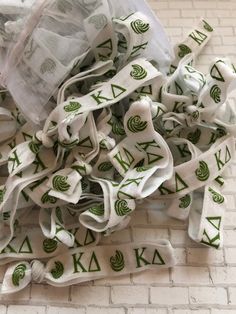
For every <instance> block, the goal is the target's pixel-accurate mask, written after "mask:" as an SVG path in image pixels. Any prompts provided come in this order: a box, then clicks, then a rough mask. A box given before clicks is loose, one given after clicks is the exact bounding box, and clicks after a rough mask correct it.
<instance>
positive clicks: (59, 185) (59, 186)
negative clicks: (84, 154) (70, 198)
mask: <svg viewBox="0 0 236 314" xmlns="http://www.w3.org/2000/svg"><path fill="white" fill-rule="evenodd" d="M67 178H68V177H65V176H60V175H56V176H55V177H54V178H53V179H52V185H53V188H54V189H55V190H56V191H60V192H66V191H68V190H69V188H70V184H68V183H67V182H66V180H67Z"/></svg>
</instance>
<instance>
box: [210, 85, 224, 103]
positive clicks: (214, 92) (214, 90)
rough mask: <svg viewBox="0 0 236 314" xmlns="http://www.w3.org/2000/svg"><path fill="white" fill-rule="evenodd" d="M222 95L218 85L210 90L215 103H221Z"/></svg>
mask: <svg viewBox="0 0 236 314" xmlns="http://www.w3.org/2000/svg"><path fill="white" fill-rule="evenodd" d="M220 95H221V89H220V88H219V86H217V85H213V86H212V88H211V89H210V96H211V98H212V99H213V100H214V102H215V103H219V102H220V101H221V99H220Z"/></svg>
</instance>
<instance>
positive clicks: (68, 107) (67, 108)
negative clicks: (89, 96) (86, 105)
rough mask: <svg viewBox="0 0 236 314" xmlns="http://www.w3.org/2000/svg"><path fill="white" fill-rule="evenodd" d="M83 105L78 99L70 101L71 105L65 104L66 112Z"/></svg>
mask: <svg viewBox="0 0 236 314" xmlns="http://www.w3.org/2000/svg"><path fill="white" fill-rule="evenodd" d="M80 107H81V104H80V103H79V102H77V101H70V103H69V105H65V106H64V110H65V112H72V111H76V110H78V109H79V108H80Z"/></svg>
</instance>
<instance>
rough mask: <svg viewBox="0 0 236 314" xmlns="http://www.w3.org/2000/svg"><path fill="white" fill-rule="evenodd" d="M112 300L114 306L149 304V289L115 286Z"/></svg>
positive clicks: (112, 288)
mask: <svg viewBox="0 0 236 314" xmlns="http://www.w3.org/2000/svg"><path fill="white" fill-rule="evenodd" d="M111 300H112V303H114V304H120V303H123V304H148V288H147V287H145V286H139V287H138V286H129V287H128V286H113V287H111Z"/></svg>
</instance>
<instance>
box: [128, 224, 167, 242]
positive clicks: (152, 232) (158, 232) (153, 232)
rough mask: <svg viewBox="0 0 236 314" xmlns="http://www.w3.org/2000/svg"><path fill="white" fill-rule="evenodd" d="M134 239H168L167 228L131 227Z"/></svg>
mask: <svg viewBox="0 0 236 314" xmlns="http://www.w3.org/2000/svg"><path fill="white" fill-rule="evenodd" d="M132 232H133V239H134V241H157V240H158V239H168V238H169V235H168V230H167V229H157V228H152V229H148V228H147V227H146V228H137V227H135V228H132Z"/></svg>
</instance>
